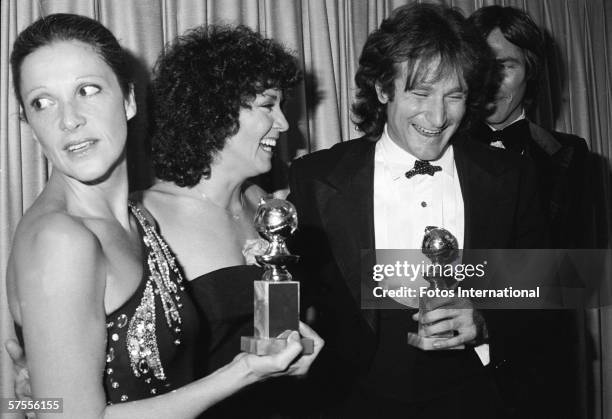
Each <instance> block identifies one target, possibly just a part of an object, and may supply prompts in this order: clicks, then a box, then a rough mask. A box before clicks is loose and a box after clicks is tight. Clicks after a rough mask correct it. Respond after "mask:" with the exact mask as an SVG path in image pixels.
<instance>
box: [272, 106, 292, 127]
mask: <svg viewBox="0 0 612 419" xmlns="http://www.w3.org/2000/svg"><path fill="white" fill-rule="evenodd" d="M273 126H274V128H276V129H277V130H278V131H279V132H285V131H287V130H288V129H289V122H287V118H285V114H284V113H283V111H282V110H281V109H280V108H279V109H278V110H277V111H276V112H275V113H274V125H273Z"/></svg>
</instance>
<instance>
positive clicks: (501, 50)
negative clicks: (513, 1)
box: [487, 28, 527, 129]
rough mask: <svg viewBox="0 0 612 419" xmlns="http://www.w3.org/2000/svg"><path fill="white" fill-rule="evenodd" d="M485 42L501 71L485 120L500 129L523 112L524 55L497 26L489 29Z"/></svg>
mask: <svg viewBox="0 0 612 419" xmlns="http://www.w3.org/2000/svg"><path fill="white" fill-rule="evenodd" d="M487 43H488V44H489V46H490V47H491V49H492V50H493V52H494V54H495V59H496V60H497V62H498V63H499V64H501V66H502V71H503V73H502V77H503V78H502V82H501V84H500V86H499V90H498V92H497V95H496V98H495V102H494V103H493V104H492V105H491V106H492V107H493V108H494V111H493V113H492V114H491V115H490V116H489V117H488V118H487V122H488V123H489V124H490V125H492V126H493V127H494V128H495V129H502V128H504V127H506V126H507V125H510V124H511V123H512V122H514V120H516V118H518V117H519V116H520V115H521V113H522V112H523V98H524V97H525V88H526V86H527V76H526V71H525V56H524V54H523V51H521V49H520V48H519V47H517V46H516V45H514V44H513V43H511V42H510V41H508V40H507V39H506V38H505V37H504V35H503V34H502V32H501V31H500V30H499V28H495V29H493V30H492V31H491V33H490V34H489V36H488V37H487Z"/></svg>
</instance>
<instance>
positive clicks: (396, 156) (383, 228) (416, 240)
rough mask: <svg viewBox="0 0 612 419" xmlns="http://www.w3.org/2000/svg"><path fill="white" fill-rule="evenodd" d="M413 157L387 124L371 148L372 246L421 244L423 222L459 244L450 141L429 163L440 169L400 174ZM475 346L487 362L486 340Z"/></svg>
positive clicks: (460, 216)
mask: <svg viewBox="0 0 612 419" xmlns="http://www.w3.org/2000/svg"><path fill="white" fill-rule="evenodd" d="M416 160H417V159H416V158H415V157H414V156H413V155H412V154H410V153H409V152H407V151H406V150H404V149H403V148H401V147H400V146H398V145H397V144H396V143H395V142H393V140H392V139H391V138H390V137H389V134H388V132H387V126H386V125H385V128H384V130H383V134H382V136H381V138H380V140H378V142H377V143H376V148H375V151H374V237H375V243H376V249H417V250H420V249H421V245H422V242H423V235H424V233H425V227H427V226H436V227H442V228H445V229H446V230H448V231H450V232H451V233H452V234H453V235H454V236H455V237H456V238H457V242H458V244H459V248H460V249H463V238H464V227H465V214H464V206H463V195H462V194H461V185H460V184H459V176H458V174H457V169H456V167H455V159H454V151H453V146H452V145H449V146H448V147H447V148H446V150H445V151H444V153H442V156H440V157H439V158H438V159H437V160H432V161H430V163H431V164H432V165H435V166H440V167H441V168H442V170H441V171H439V172H436V173H435V174H434V175H433V176H430V175H415V176H413V177H411V178H410V179H408V178H406V176H405V173H406V172H407V171H408V170H410V169H412V168H413V167H414V162H415V161H416ZM475 349H476V352H477V354H478V356H479V357H480V360H481V361H482V363H483V365H487V364H488V363H489V348H488V345H481V346H479V347H477V348H475Z"/></svg>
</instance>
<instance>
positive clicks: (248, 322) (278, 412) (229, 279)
mask: <svg viewBox="0 0 612 419" xmlns="http://www.w3.org/2000/svg"><path fill="white" fill-rule="evenodd" d="M262 273H263V269H262V268H260V267H258V266H255V265H240V266H230V267H227V268H222V269H218V270H216V271H212V272H209V273H207V274H205V275H202V276H199V277H198V278H196V279H193V280H192V281H189V288H188V289H189V291H190V293H191V297H192V298H193V300H194V302H195V304H196V305H197V306H198V308H199V310H200V311H201V313H202V319H203V320H205V323H206V324H205V325H203V326H202V327H203V329H204V331H203V334H204V337H205V341H206V342H208V343H209V347H208V348H209V349H208V357H207V358H208V359H207V365H206V366H204V368H205V369H204V371H202V372H201V374H202V375H206V374H210V373H211V372H213V371H215V370H216V369H218V368H220V367H222V366H224V365H226V364H227V363H229V362H231V361H232V360H233V359H234V357H235V356H236V355H238V354H239V353H240V337H241V336H253V281H255V280H258V279H261V275H262ZM202 323H204V321H203V322H202ZM297 385H298V381H297V380H296V379H295V378H293V377H283V378H275V379H271V380H268V381H266V382H263V383H258V384H254V385H252V386H250V387H248V388H246V389H245V390H243V391H241V392H240V393H238V394H236V395H234V396H231V397H229V398H227V399H225V400H223V401H222V402H220V403H219V404H217V405H215V406H213V407H212V408H211V409H209V410H208V411H206V412H205V413H204V414H203V415H202V416H201V417H204V418H243V417H244V418H247V417H248V418H251V419H253V418H283V417H299V416H300V415H299V414H298V412H299V410H300V406H299V405H298V404H296V403H295V400H294V398H295V396H296V395H299V389H298V388H297Z"/></svg>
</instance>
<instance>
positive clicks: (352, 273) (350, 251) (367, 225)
mask: <svg viewBox="0 0 612 419" xmlns="http://www.w3.org/2000/svg"><path fill="white" fill-rule="evenodd" d="M353 141H363V144H359V145H358V146H357V145H356V146H355V147H353V148H351V149H350V150H349V151H348V152H347V153H346V154H345V155H344V156H343V157H342V158H341V160H340V161H339V162H338V164H337V165H336V167H335V168H334V170H333V171H332V172H331V173H330V175H329V176H328V177H327V178H326V179H325V182H326V184H325V185H321V187H320V188H318V189H319V191H321V193H320V194H319V196H318V197H317V198H318V201H319V202H318V205H319V208H320V213H321V219H322V222H323V225H324V228H325V231H327V232H328V237H329V241H330V244H331V248H332V252H333V255H334V259H335V261H336V263H337V265H338V267H339V269H340V271H341V273H342V276H343V277H344V279H345V281H346V285H347V287H348V289H349V290H350V292H351V294H352V296H353V298H354V299H355V302H356V304H357V305H358V306H361V287H362V281H361V278H362V275H363V274H364V272H370V271H371V269H372V265H373V264H374V263H375V258H374V216H373V214H374V209H373V202H372V200H373V188H374V149H375V144H376V143H375V142H370V141H366V140H353ZM362 313H363V315H364V317H365V319H366V321H367V322H368V323H369V324H370V326H371V327H372V328H373V329H374V328H375V315H374V314H373V313H372V312H371V310H362Z"/></svg>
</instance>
